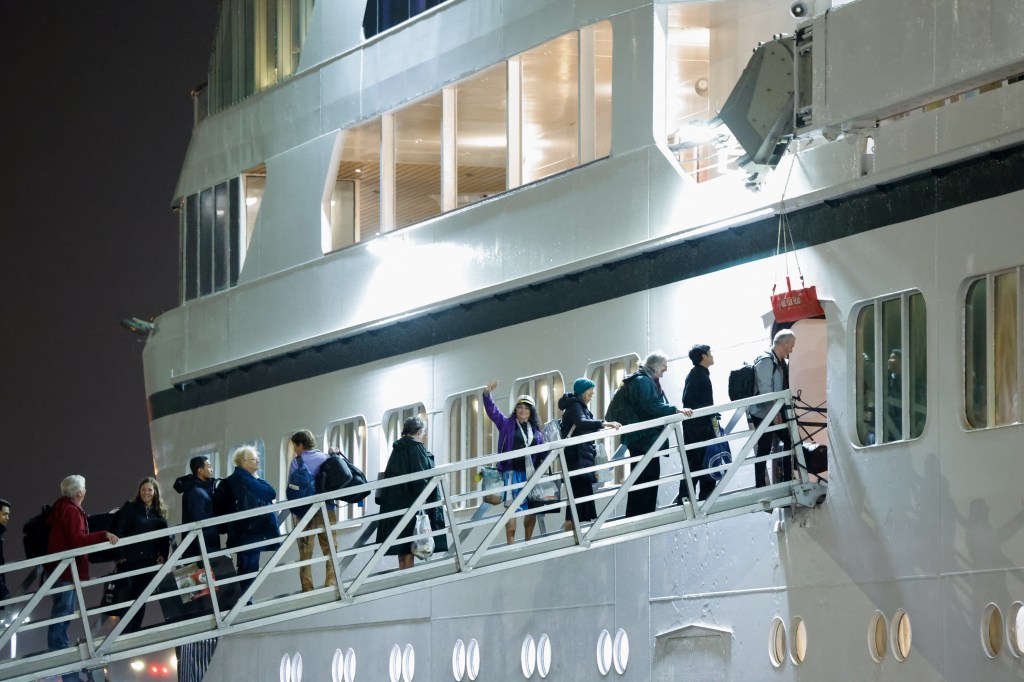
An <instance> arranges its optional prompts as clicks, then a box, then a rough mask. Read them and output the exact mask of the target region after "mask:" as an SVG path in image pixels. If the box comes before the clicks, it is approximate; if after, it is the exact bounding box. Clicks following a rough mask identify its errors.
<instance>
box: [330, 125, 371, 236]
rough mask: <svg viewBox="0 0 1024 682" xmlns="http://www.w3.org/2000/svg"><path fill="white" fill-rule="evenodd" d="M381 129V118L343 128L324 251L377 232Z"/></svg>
mask: <svg viewBox="0 0 1024 682" xmlns="http://www.w3.org/2000/svg"><path fill="white" fill-rule="evenodd" d="M380 132H381V125H380V119H377V120H374V121H371V122H369V123H365V124H363V125H358V126H353V127H351V128H348V129H347V130H343V131H342V147H341V160H340V162H339V163H338V176H337V180H336V183H335V190H334V192H333V193H332V196H331V207H330V214H329V215H330V218H331V221H330V222H331V235H330V245H329V248H327V249H326V250H327V251H336V250H338V249H342V248H344V247H346V246H349V245H351V244H355V243H356V242H359V241H362V240H364V239H369V238H372V237H374V236H375V235H376V234H377V233H378V232H379V231H380V192H381V188H380V155H381V136H380Z"/></svg>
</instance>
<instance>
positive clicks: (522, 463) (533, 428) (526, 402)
mask: <svg viewBox="0 0 1024 682" xmlns="http://www.w3.org/2000/svg"><path fill="white" fill-rule="evenodd" d="M497 387H498V380H497V379H492V380H491V382H490V383H489V384H487V385H486V386H484V410H485V411H486V412H487V417H488V418H489V419H490V420H491V421H492V422H494V425H495V426H497V427H498V452H512V451H513V450H521V449H523V448H528V447H530V446H533V445H540V444H541V443H543V442H544V430H543V429H542V428H541V425H540V418H539V417H538V416H537V406H536V405H535V404H534V402H533V398H531V397H530V396H528V395H521V396H519V397H518V398H516V406H515V408H514V409H513V411H512V416H510V417H506V416H505V415H504V414H502V412H501V410H500V409H498V406H497V405H495V404H494V398H492V397H491V392H492V391H494V389H496V388H497ZM543 460H544V458H543V457H541V456H540V455H539V454H535V455H531V462H532V464H533V466H534V468H537V467H539V466H540V465H541V462H543ZM498 471H500V472H501V476H502V481H503V482H504V484H505V485H507V486H508V485H511V486H517V487H514V488H512V489H511V490H506V491H505V495H504V497H505V505H506V506H509V503H510V502H511V501H512V499H513V498H515V496H516V495H518V494H519V492H520V491H521V490H522V489H523V483H525V482H526V478H527V477H526V457H513V458H511V459H503V460H502V461H500V462H498ZM529 508H530V501H529V500H526V501H524V502H523V503H522V504H521V505H519V507H518V508H517V511H520V512H525V511H527V510H528V509H529ZM536 526H537V515H536V514H528V515H527V516H524V517H523V535H524V536H525V538H526V539H527V540H529V539H530V538H532V537H533V529H534V528H535V527H536ZM515 541H516V518H515V517H514V516H513V517H512V518H511V519H509V520H508V523H506V524H505V542H507V543H508V544H510V545H511V544H512V543H513V542H515Z"/></svg>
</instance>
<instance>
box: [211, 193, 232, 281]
mask: <svg viewBox="0 0 1024 682" xmlns="http://www.w3.org/2000/svg"><path fill="white" fill-rule="evenodd" d="M214 201H215V202H216V205H215V209H214V219H213V220H214V228H213V290H214V291H221V290H223V289H226V288H227V286H228V256H229V252H230V249H229V248H228V243H229V242H228V240H229V238H230V237H229V227H228V226H229V225H230V218H231V205H230V198H229V196H228V183H226V182H222V183H221V184H219V185H217V187H216V194H215V198H214Z"/></svg>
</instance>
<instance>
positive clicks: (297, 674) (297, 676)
mask: <svg viewBox="0 0 1024 682" xmlns="http://www.w3.org/2000/svg"><path fill="white" fill-rule="evenodd" d="M292 682H302V654H300V653H299V652H297V651H296V652H295V655H294V656H292Z"/></svg>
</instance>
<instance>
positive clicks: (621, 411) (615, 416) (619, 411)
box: [604, 373, 640, 426]
mask: <svg viewBox="0 0 1024 682" xmlns="http://www.w3.org/2000/svg"><path fill="white" fill-rule="evenodd" d="M636 376H637V375H636V373H634V374H630V375H629V376H628V377H626V378H625V379H623V380H622V385H621V386H619V387H618V388H617V389H615V393H613V394H612V401H611V402H610V403H608V409H607V410H605V412H604V418H605V421H610V422H618V423H620V424H622V425H623V426H625V425H626V424H635V423H637V422H638V421H640V415H638V414H637V412H636V408H635V407H633V403H632V402H631V401H630V399H629V382H630V381H632V380H633V379H635V378H636Z"/></svg>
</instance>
